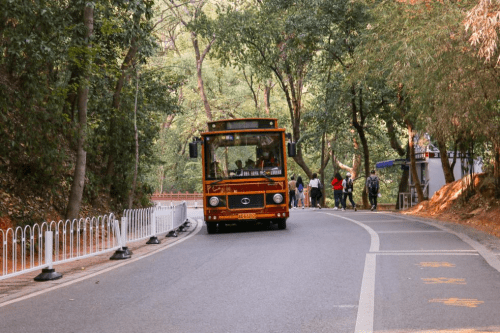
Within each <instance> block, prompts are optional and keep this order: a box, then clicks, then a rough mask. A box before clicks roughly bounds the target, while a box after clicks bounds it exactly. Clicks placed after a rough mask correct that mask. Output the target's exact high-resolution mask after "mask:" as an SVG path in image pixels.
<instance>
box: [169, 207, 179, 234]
mask: <svg viewBox="0 0 500 333" xmlns="http://www.w3.org/2000/svg"><path fill="white" fill-rule="evenodd" d="M170 207H171V208H172V230H170V232H169V233H168V234H167V236H166V237H177V232H176V230H175V228H174V218H175V206H173V205H172V206H170Z"/></svg>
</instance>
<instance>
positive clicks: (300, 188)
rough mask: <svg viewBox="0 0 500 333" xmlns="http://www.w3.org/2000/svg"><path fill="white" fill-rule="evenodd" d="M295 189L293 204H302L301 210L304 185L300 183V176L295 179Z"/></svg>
mask: <svg viewBox="0 0 500 333" xmlns="http://www.w3.org/2000/svg"><path fill="white" fill-rule="evenodd" d="M295 187H296V191H295V202H296V203H297V206H298V205H299V201H300V202H302V209H304V183H303V182H302V177H301V176H298V177H297V182H296V183H295Z"/></svg>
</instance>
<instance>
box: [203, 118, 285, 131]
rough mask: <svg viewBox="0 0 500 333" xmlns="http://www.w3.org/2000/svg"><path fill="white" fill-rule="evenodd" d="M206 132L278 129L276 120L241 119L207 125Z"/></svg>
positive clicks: (212, 122)
mask: <svg viewBox="0 0 500 333" xmlns="http://www.w3.org/2000/svg"><path fill="white" fill-rule="evenodd" d="M207 125H208V132H219V131H231V130H251V129H275V128H278V119H277V118H243V119H223V120H217V121H210V122H208V123H207Z"/></svg>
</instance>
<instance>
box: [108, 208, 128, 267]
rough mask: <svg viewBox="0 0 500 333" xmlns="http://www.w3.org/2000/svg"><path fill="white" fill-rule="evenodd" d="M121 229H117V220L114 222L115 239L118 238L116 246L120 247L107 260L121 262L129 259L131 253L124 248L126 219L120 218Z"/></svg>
mask: <svg viewBox="0 0 500 333" xmlns="http://www.w3.org/2000/svg"><path fill="white" fill-rule="evenodd" d="M121 222H122V223H121V228H120V227H119V222H118V220H115V230H116V233H117V238H118V245H119V246H120V247H119V248H118V250H116V251H115V253H114V254H113V255H112V256H111V258H109V259H110V260H122V259H129V258H130V257H131V252H130V251H128V248H127V247H126V246H125V244H127V243H126V241H127V239H126V237H127V234H126V233H127V218H126V217H122V221H121Z"/></svg>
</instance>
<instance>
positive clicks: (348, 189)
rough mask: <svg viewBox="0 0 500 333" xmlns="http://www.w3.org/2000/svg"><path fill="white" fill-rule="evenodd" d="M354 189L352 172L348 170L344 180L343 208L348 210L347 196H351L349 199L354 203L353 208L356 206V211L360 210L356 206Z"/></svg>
mask: <svg viewBox="0 0 500 333" xmlns="http://www.w3.org/2000/svg"><path fill="white" fill-rule="evenodd" d="M353 190H354V182H353V181H352V178H351V173H350V172H348V173H347V174H346V175H345V179H344V180H343V181H342V192H343V195H344V198H343V199H342V210H346V208H347V198H349V201H350V202H351V205H352V208H354V211H357V210H358V209H357V208H356V204H355V203H354V200H352V193H353Z"/></svg>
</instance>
